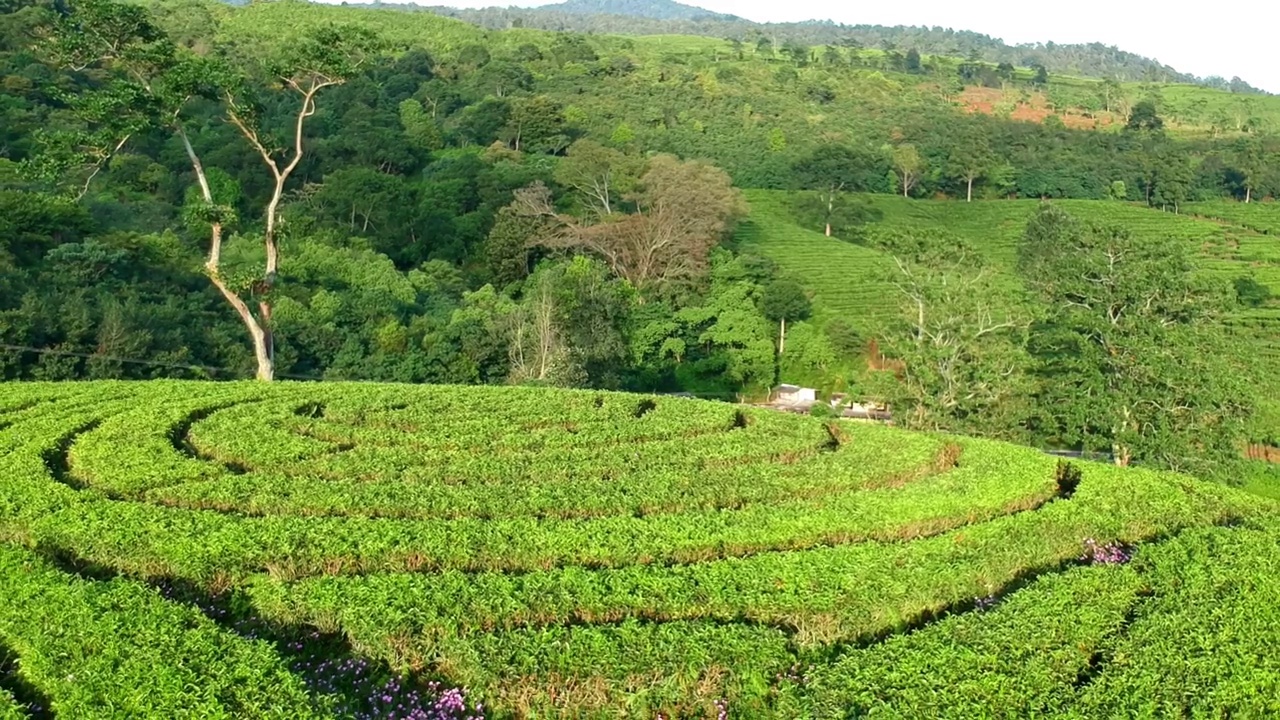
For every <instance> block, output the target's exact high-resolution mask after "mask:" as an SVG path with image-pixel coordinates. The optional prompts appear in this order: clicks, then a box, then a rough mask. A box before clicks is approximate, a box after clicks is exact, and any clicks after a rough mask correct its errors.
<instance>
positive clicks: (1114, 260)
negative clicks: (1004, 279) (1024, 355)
mask: <svg viewBox="0 0 1280 720" xmlns="http://www.w3.org/2000/svg"><path fill="white" fill-rule="evenodd" d="M1019 269H1020V272H1021V273H1022V275H1023V277H1024V278H1025V279H1026V281H1027V284H1028V286H1029V287H1030V288H1032V289H1033V290H1034V291H1035V292H1037V293H1039V295H1040V296H1041V298H1043V300H1044V301H1045V302H1046V305H1047V308H1048V316H1047V317H1046V318H1045V320H1044V322H1043V323H1042V324H1041V325H1039V326H1038V327H1037V328H1036V332H1035V334H1034V335H1033V337H1032V343H1031V347H1032V350H1033V353H1034V355H1035V357H1036V359H1037V361H1038V362H1037V364H1038V370H1037V373H1038V376H1039V377H1040V380H1041V389H1040V393H1039V407H1040V410H1041V412H1042V413H1043V414H1044V415H1045V421H1044V422H1045V424H1046V427H1045V429H1044V430H1045V432H1046V434H1049V435H1053V436H1056V437H1058V438H1060V439H1061V440H1063V441H1065V442H1069V443H1073V444H1077V445H1079V446H1080V447H1081V448H1082V449H1085V450H1095V449H1101V448H1105V449H1106V450H1108V451H1110V453H1111V455H1112V457H1113V458H1114V460H1115V463H1116V464H1117V465H1121V466H1126V465H1129V464H1131V463H1134V462H1141V463H1146V464H1151V465H1155V466H1158V467H1165V468H1171V469H1174V470H1180V471H1189V472H1196V473H1205V474H1211V475H1218V474H1220V473H1221V472H1222V471H1223V470H1224V469H1227V468H1229V467H1231V465H1232V464H1233V463H1234V462H1235V461H1236V460H1237V459H1238V457H1239V448H1238V442H1239V441H1240V440H1241V439H1242V432H1243V422H1244V420H1245V418H1246V417H1247V416H1248V413H1249V403H1248V401H1247V398H1248V392H1247V389H1246V388H1245V387H1244V386H1243V384H1242V383H1241V382H1240V381H1239V378H1240V374H1239V372H1238V371H1237V369H1235V368H1233V367H1232V365H1231V360H1230V358H1231V357H1232V356H1233V353H1232V349H1231V347H1230V345H1229V341H1228V339H1227V338H1226V336H1225V334H1224V333H1223V332H1222V331H1221V327H1222V326H1221V324H1220V323H1219V322H1216V321H1215V319H1216V318H1217V316H1218V315H1219V314H1220V313H1221V312H1222V311H1223V310H1224V309H1225V305H1224V304H1223V298H1224V297H1227V291H1226V289H1225V288H1224V289H1222V292H1217V290H1218V289H1216V288H1212V287H1209V286H1206V285H1204V284H1202V283H1201V282H1199V281H1198V280H1197V279H1196V277H1195V276H1194V275H1193V273H1192V271H1191V262H1190V256H1189V251H1188V249H1187V246H1186V244H1185V243H1184V242H1182V241H1180V240H1177V239H1161V240H1154V241H1153V240H1150V239H1143V240H1141V241H1139V240H1138V239H1136V238H1135V237H1133V235H1131V234H1130V233H1129V232H1128V231H1126V230H1124V229H1123V228H1118V227H1107V226H1101V225H1083V224H1081V223H1079V222H1077V221H1076V220H1075V219H1074V218H1072V217H1071V216H1070V215H1068V214H1067V213H1065V212H1064V211H1062V210H1060V209H1058V208H1056V207H1053V206H1048V205H1046V206H1043V207H1041V208H1040V210H1039V211H1038V212H1037V213H1036V215H1035V216H1033V217H1032V219H1031V221H1030V222H1029V223H1028V225H1027V230H1026V234H1025V236H1024V238H1023V242H1022V245H1021V247H1020V249H1019Z"/></svg>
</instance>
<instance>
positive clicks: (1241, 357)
mask: <svg viewBox="0 0 1280 720" xmlns="http://www.w3.org/2000/svg"><path fill="white" fill-rule="evenodd" d="M747 197H748V199H749V200H750V202H751V204H752V208H753V213H752V216H751V218H750V220H749V221H748V222H747V223H745V224H744V225H743V226H742V227H741V228H740V229H739V231H738V242H739V247H740V249H741V250H742V251H744V252H752V253H759V254H762V255H765V256H767V257H769V258H770V259H772V260H773V261H774V262H776V263H777V264H778V265H779V267H780V269H781V270H782V271H784V272H786V273H788V274H790V275H791V276H793V277H796V278H800V279H802V281H803V282H804V284H805V285H806V287H807V289H808V290H809V291H810V292H811V293H812V295H813V299H814V314H815V316H816V318H817V320H816V323H817V324H819V325H822V326H827V325H829V324H830V323H831V322H832V321H834V320H837V319H840V320H850V321H851V322H852V323H853V326H854V327H855V328H856V329H857V331H858V333H859V334H860V335H862V336H863V337H871V338H880V339H882V340H884V339H886V338H888V337H891V336H893V335H894V334H895V330H894V328H895V327H899V328H901V323H902V322H904V321H907V322H909V323H914V322H915V320H916V318H915V313H914V311H912V310H911V309H910V308H908V309H907V310H904V309H903V305H902V302H903V301H904V300H906V297H905V296H904V295H903V285H902V282H901V280H902V275H901V272H900V271H899V269H898V267H897V266H896V264H895V262H894V259H893V256H892V254H891V253H888V252H885V247H886V245H885V243H886V242H887V241H890V240H892V239H893V238H895V237H915V238H917V239H925V238H934V239H936V241H937V242H944V241H946V239H947V238H953V239H959V240H962V241H964V242H965V243H967V244H968V245H969V246H971V247H972V248H973V250H974V251H976V253H977V254H978V255H979V256H980V258H981V260H980V266H981V267H982V268H983V272H985V273H989V274H990V277H989V278H986V279H985V280H984V281H983V284H982V287H983V289H982V290H981V292H979V293H977V295H976V298H973V299H976V300H980V302H981V304H982V306H983V307H986V308H990V309H992V310H993V311H999V312H1002V313H1005V314H1006V315H1007V314H1008V312H1009V311H1012V312H1013V315H1014V316H1015V317H1017V316H1021V318H1022V319H1023V320H1024V321H1027V320H1030V319H1035V318H1040V317H1042V316H1043V313H1044V312H1045V307H1047V305H1042V304H1040V303H1038V302H1036V301H1034V299H1033V298H1032V297H1031V296H1029V295H1028V294H1027V293H1026V287H1025V283H1024V279H1023V277H1022V276H1020V275H1019V273H1018V272H1017V267H1016V264H1017V263H1016V260H1017V255H1018V251H1019V247H1020V246H1021V245H1022V243H1023V238H1024V235H1025V231H1026V228H1027V223H1028V221H1029V220H1030V219H1031V217H1032V216H1033V214H1034V213H1035V212H1036V210H1037V208H1038V207H1039V205H1040V203H1038V202H1034V201H1007V200H1005V201H975V202H973V203H957V202H934V201H920V200H906V199H903V198H894V197H889V196H884V195H860V196H857V197H856V201H857V202H859V203H862V204H865V206H866V207H867V208H868V212H867V213H865V214H864V217H865V220H864V221H863V222H862V223H861V224H860V225H859V226H858V227H857V229H856V232H853V233H851V234H848V235H845V236H844V237H843V238H840V237H836V238H827V237H824V236H823V235H822V234H821V233H818V232H812V231H810V230H808V229H805V228H806V226H807V227H813V226H814V216H813V215H812V214H805V206H799V207H797V206H795V205H793V204H790V203H788V202H787V199H788V198H789V195H785V194H783V193H774V192H762V191H750V192H748V194H747ZM1054 206H1055V207H1058V208H1061V209H1063V210H1065V211H1067V212H1068V213H1070V214H1071V215H1073V216H1075V217H1077V218H1083V219H1087V220H1089V221H1091V222H1095V223H1100V224H1103V225H1106V226H1109V227H1111V228H1113V229H1117V228H1118V229H1120V230H1122V231H1125V232H1128V233H1131V234H1132V236H1133V238H1134V241H1135V242H1137V243H1139V244H1140V245H1141V246H1142V247H1155V246H1161V247H1166V248H1167V251H1166V254H1170V253H1172V254H1173V255H1178V256H1184V255H1185V256H1186V258H1185V262H1186V263H1187V269H1189V270H1191V271H1192V272H1191V273H1190V276H1187V277H1183V278H1182V280H1181V281H1180V282H1183V283H1189V284H1191V285H1194V286H1196V287H1199V288H1201V289H1200V290H1197V294H1198V295H1199V296H1201V297H1203V295H1204V292H1202V291H1211V292H1212V293H1216V294H1219V296H1218V297H1214V298H1211V300H1212V302H1211V303H1210V304H1211V305H1215V306H1216V309H1215V310H1214V313H1216V315H1217V319H1216V320H1213V321H1212V322H1207V321H1202V322H1207V324H1205V327H1204V328H1203V329H1204V330H1206V331H1210V332H1217V330H1218V329H1225V330H1227V331H1228V335H1229V337H1228V338H1221V337H1219V338H1217V339H1216V340H1214V341H1213V342H1211V343H1208V344H1204V343H1199V342H1196V343H1192V344H1190V345H1186V349H1187V350H1188V351H1190V350H1192V349H1193V348H1195V347H1206V348H1208V347H1215V348H1217V349H1216V350H1215V351H1212V352H1210V351H1205V352H1206V354H1205V355H1201V356H1194V357H1193V360H1194V363H1192V364H1200V363H1202V362H1213V361H1217V360H1223V361H1226V362H1227V363H1228V364H1229V365H1230V366H1231V367H1228V368H1226V369H1225V370H1219V371H1215V374H1216V375H1217V376H1219V377H1221V378H1222V379H1224V380H1229V379H1230V378H1231V377H1243V378H1247V379H1248V381H1249V382H1250V383H1251V387H1252V388H1253V392H1252V393H1251V394H1252V396H1253V398H1252V401H1253V403H1254V404H1255V405H1256V406H1257V411H1256V412H1255V413H1254V414H1253V415H1252V417H1251V418H1250V426H1249V429H1248V431H1247V434H1248V435H1250V436H1251V437H1252V439H1254V440H1256V441H1258V442H1271V441H1272V440H1273V439H1275V438H1276V437H1277V436H1276V434H1275V432H1276V431H1275V429H1274V428H1277V427H1280V414H1277V409H1278V408H1277V406H1276V404H1275V398H1276V397H1280V388H1277V386H1276V384H1275V378H1276V377H1277V371H1280V364H1278V363H1280V345H1277V343H1276V338H1277V337H1280V335H1277V332H1280V324H1277V320H1278V319H1280V318H1278V317H1277V315H1276V313H1277V309H1276V307H1275V301H1274V300H1273V299H1271V295H1272V293H1273V291H1276V290H1280V274H1277V268H1280V253H1278V252H1277V250H1276V247H1275V244H1274V242H1273V241H1272V240H1271V238H1270V237H1268V236H1266V235H1263V234H1260V233H1259V232H1257V231H1256V230H1254V229H1251V228H1249V227H1245V226H1242V225H1236V224H1233V223H1232V222H1231V221H1227V220H1222V221H1214V220H1210V219H1206V218H1205V217H1191V216H1188V215H1178V214H1174V213H1167V212H1158V211H1154V210H1152V209H1149V208H1145V207H1141V206H1137V205H1133V204H1128V203H1120V202H1105V201H1085V200H1062V201H1056V202H1054ZM1187 207H1195V208H1199V209H1197V210H1195V211H1193V212H1195V213H1196V214H1197V215H1201V216H1207V215H1209V214H1210V213H1217V214H1218V215H1220V216H1223V217H1226V216H1234V217H1239V215H1237V214H1236V213H1250V214H1253V215H1254V216H1255V217H1257V218H1265V217H1267V215H1266V213H1269V212H1270V210H1269V209H1268V208H1269V207H1270V205H1269V204H1265V203H1262V204H1259V203H1253V204H1250V205H1245V204H1243V203H1221V204H1211V205H1191V206H1187ZM1258 222H1261V220H1259V221H1258ZM842 240H851V241H852V242H843V241H842ZM1170 243H1171V245H1170ZM944 269H945V268H937V269H935V271H939V270H944ZM978 280H979V278H978V277H977V276H968V277H966V278H965V282H968V283H970V284H972V283H974V282H977V281H978ZM1241 288H1244V294H1241ZM921 289H928V287H925V288H921ZM946 291H947V290H946V288H945V287H944V286H942V285H937V286H936V287H934V288H933V292H934V293H938V292H946ZM950 291H951V292H953V293H956V292H957V290H956V289H955V288H952V289H951V290H950ZM959 295H960V296H961V297H963V296H964V295H963V293H959ZM1230 295H1235V296H1237V297H1235V298H1232V297H1229V296H1230ZM908 304H909V303H908ZM1175 304H1176V305H1178V308H1177V311H1178V312H1179V313H1182V312H1190V311H1192V310H1193V308H1192V307H1191V305H1190V304H1186V303H1183V302H1182V301H1177V302H1176V303H1175ZM1184 305H1185V307H1184ZM938 307H940V308H944V309H948V310H950V309H958V307H959V306H958V305H956V304H954V303H946V304H940V305H939V306H938ZM956 317H962V316H956ZM971 317H972V316H971ZM1037 327H1040V326H1032V329H1033V330H1035V332H1034V333H1033V335H1034V334H1037V333H1040V332H1041V330H1036V328H1037ZM897 335H898V336H901V337H908V338H909V337H913V335H911V334H910V333H904V332H898V333H897ZM882 344H883V343H882ZM1184 344H1185V343H1184ZM897 352H898V353H899V354H901V353H902V352H904V351H902V350H898V351H897ZM1215 353H1216V355H1217V357H1215V356H1214V354H1215ZM1246 360H1247V361H1246ZM1081 367H1082V368H1095V369H1096V367H1097V365H1096V364H1090V363H1082V365H1081ZM859 385H860V386H861V389H862V391H863V392H893V391H895V389H894V388H890V389H889V390H888V391H883V390H879V389H878V388H877V384H876V383H874V382H872V380H871V379H869V378H855V386H859ZM899 390H900V389H899ZM1044 407H1046V408H1048V407H1057V405H1052V406H1051V405H1045V406H1044ZM973 429H979V428H976V427H975V428H973ZM989 430H990V428H987V429H985V430H984V431H989ZM1053 435H1054V433H1044V434H1039V435H1038V437H1036V438H1035V440H1036V441H1037V442H1059V441H1062V440H1063V438H1061V437H1053Z"/></svg>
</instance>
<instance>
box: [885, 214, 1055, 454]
mask: <svg viewBox="0 0 1280 720" xmlns="http://www.w3.org/2000/svg"><path fill="white" fill-rule="evenodd" d="M868 242H869V244H871V246H872V247H876V248H878V249H880V250H882V251H883V252H885V253H887V254H889V255H890V256H891V257H892V258H893V261H894V268H895V269H894V270H893V272H892V274H891V277H890V281H891V282H892V283H893V285H894V286H895V287H896V288H897V289H898V293H899V297H900V299H901V314H900V315H899V316H898V317H897V318H896V319H895V321H894V322H893V323H892V324H891V325H890V326H889V327H888V329H887V330H886V332H885V334H884V336H883V338H882V342H881V343H880V346H881V347H882V348H883V352H884V354H885V355H886V356H887V357H888V358H891V359H890V360H888V361H882V364H883V365H884V366H885V367H896V368H899V369H900V372H898V373H897V374H896V375H895V376H894V377H892V378H886V380H887V387H886V389H885V394H886V396H887V398H888V399H889V401H890V404H891V405H892V406H893V413H894V418H895V420H896V421H898V422H901V423H902V424H904V425H906V426H908V427H914V428H920V429H929V430H950V431H962V432H980V433H983V434H990V435H997V436H1004V437H1017V436H1019V435H1020V434H1021V432H1022V430H1021V428H1022V425H1023V421H1024V419H1025V413H1026V409H1027V407H1026V406H1027V403H1026V398H1027V396H1028V395H1029V390H1030V386H1029V383H1028V379H1027V376H1026V369H1027V366H1028V361H1027V356H1026V351H1025V337H1026V328H1027V326H1028V324H1029V321H1030V317H1029V316H1028V313H1027V311H1026V308H1025V304H1024V303H1023V302H1021V301H1020V299H1019V298H1016V297H1011V296H1010V295H1009V291H1008V290H1007V289H1004V288H1002V287H1001V285H1000V282H999V280H998V278H997V277H996V274H995V273H994V272H993V270H992V269H991V268H990V267H988V266H987V265H986V264H985V263H984V262H983V261H982V258H981V256H980V255H978V253H977V252H975V251H974V249H973V248H972V247H971V246H969V245H968V244H967V243H965V242H964V241H963V240H961V239H959V238H955V237H949V236H936V237H925V236H921V235H918V234H914V233H901V232H879V233H876V234H874V235H872V237H871V238H869V239H868Z"/></svg>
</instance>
